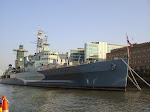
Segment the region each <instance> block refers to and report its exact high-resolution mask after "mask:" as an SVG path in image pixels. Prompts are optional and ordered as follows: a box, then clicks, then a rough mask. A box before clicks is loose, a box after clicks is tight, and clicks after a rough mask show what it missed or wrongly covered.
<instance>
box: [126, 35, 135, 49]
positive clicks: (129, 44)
mask: <svg viewBox="0 0 150 112" xmlns="http://www.w3.org/2000/svg"><path fill="white" fill-rule="evenodd" d="M126 36H127V35H126ZM127 42H128V44H129V45H130V46H131V47H133V44H131V43H130V41H129V39H128V36H127Z"/></svg>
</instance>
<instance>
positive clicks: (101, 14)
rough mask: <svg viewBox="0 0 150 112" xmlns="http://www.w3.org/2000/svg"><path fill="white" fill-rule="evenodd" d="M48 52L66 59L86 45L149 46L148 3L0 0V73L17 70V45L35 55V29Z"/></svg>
mask: <svg viewBox="0 0 150 112" xmlns="http://www.w3.org/2000/svg"><path fill="white" fill-rule="evenodd" d="M39 25H40V28H41V30H43V31H45V32H47V35H48V43H49V44H50V50H53V51H58V52H59V53H65V52H68V51H70V49H76V48H83V47H84V44H85V43H86V42H107V43H109V44H118V45H127V44H126V43H127V42H126V33H127V34H128V37H129V40H130V42H131V43H145V42H150V0H0V34H1V35H0V71H4V70H6V69H7V68H8V65H9V64H13V65H15V59H16V53H15V52H13V49H18V48H19V45H20V44H23V45H24V49H25V50H28V53H26V54H25V55H30V54H34V53H35V52H36V44H33V43H32V42H35V41H36V40H37V35H36V34H34V33H33V32H37V31H38V28H39Z"/></svg>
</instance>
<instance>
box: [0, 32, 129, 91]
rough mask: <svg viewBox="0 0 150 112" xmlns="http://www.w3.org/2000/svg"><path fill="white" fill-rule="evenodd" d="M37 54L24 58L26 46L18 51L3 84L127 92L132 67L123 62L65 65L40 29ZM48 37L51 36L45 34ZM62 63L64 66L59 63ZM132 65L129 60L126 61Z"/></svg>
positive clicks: (4, 76)
mask: <svg viewBox="0 0 150 112" xmlns="http://www.w3.org/2000/svg"><path fill="white" fill-rule="evenodd" d="M37 35H38V40H37V50H36V53H35V55H29V56H27V57H24V52H27V51H26V50H23V45H20V47H19V50H14V51H17V60H16V68H13V67H12V65H9V70H7V72H6V73H5V74H4V75H3V76H2V77H1V78H0V83H2V84H14V85H27V86H42V87H62V88H85V89H113V90H115V89H117V90H118V89H119V90H120V89H123V90H124V89H125V88H126V85H127V72H128V67H127V65H126V64H124V62H123V61H122V60H121V59H120V60H111V61H103V62H95V63H87V64H80V65H75V66H73V65H70V63H71V62H69V59H68V60H66V61H65V63H63V64H62V59H60V58H59V53H58V52H56V51H49V44H47V40H46V39H42V35H43V31H42V30H40V29H39V31H38V34H37ZM45 37H47V35H46V34H45ZM60 60H61V64H60V63H58V62H59V61H60ZM124 61H125V62H126V63H128V59H124Z"/></svg>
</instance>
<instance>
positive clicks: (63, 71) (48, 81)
mask: <svg viewBox="0 0 150 112" xmlns="http://www.w3.org/2000/svg"><path fill="white" fill-rule="evenodd" d="M124 60H125V61H126V62H127V63H128V60H127V59H124ZM127 71H128V69H127V66H126V65H125V64H124V63H123V61H122V60H112V61H104V62H98V63H90V64H83V65H78V66H71V67H64V68H58V69H50V70H43V71H37V72H33V73H32V78H33V79H32V78H31V79H30V76H29V75H27V76H29V77H28V78H26V76H25V75H22V74H21V75H22V76H21V75H18V76H16V75H14V77H11V78H8V79H1V81H0V82H1V83H5V84H11V83H12V82H13V83H12V84H16V85H28V86H44V87H64V88H90V89H98V88H104V89H107V88H109V89H110V88H125V87H126V84H127ZM29 73H30V74H31V72H29ZM29 73H28V72H26V74H29ZM37 76H38V79H36V77H37ZM9 80H11V81H9ZM12 80H14V81H12ZM8 82H10V83H8ZM15 82H16V83H15Z"/></svg>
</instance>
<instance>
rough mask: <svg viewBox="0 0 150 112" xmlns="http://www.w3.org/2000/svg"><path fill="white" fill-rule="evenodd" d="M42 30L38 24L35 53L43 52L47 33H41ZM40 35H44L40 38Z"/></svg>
mask: <svg viewBox="0 0 150 112" xmlns="http://www.w3.org/2000/svg"><path fill="white" fill-rule="evenodd" d="M43 32H44V31H42V30H40V26H39V30H38V33H36V34H37V48H36V53H40V52H43V45H44V44H46V43H47V37H48V36H47V34H44V33H43ZM42 35H45V37H46V38H45V39H42Z"/></svg>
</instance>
